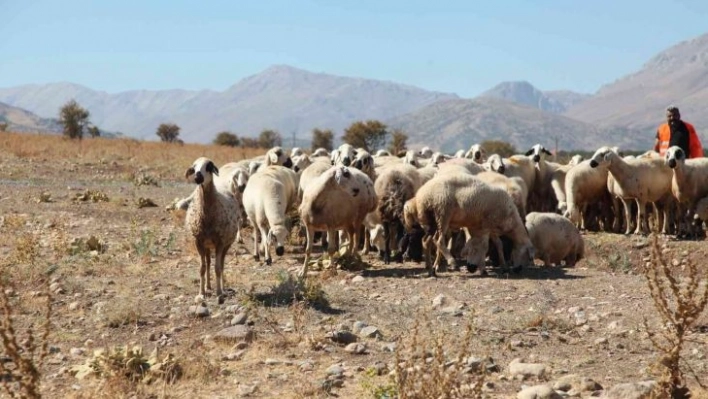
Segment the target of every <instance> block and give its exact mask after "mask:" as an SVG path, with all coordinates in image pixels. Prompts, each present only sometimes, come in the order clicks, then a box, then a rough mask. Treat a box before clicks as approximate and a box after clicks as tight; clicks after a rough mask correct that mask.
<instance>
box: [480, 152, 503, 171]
mask: <svg viewBox="0 0 708 399" xmlns="http://www.w3.org/2000/svg"><path fill="white" fill-rule="evenodd" d="M482 167H483V168H484V170H487V171H491V172H497V173H501V174H504V172H505V171H506V166H505V165H504V160H502V157H501V156H500V155H499V154H492V155H490V156H489V158H487V160H486V161H484V163H483V164H482Z"/></svg>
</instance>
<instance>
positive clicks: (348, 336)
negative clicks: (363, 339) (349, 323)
mask: <svg viewBox="0 0 708 399" xmlns="http://www.w3.org/2000/svg"><path fill="white" fill-rule="evenodd" d="M325 338H329V339H330V340H332V342H336V343H338V344H345V345H348V344H351V343H352V342H356V341H358V340H359V337H357V336H356V335H355V334H352V333H350V332H349V331H344V330H338V331H332V332H329V333H327V334H325Z"/></svg>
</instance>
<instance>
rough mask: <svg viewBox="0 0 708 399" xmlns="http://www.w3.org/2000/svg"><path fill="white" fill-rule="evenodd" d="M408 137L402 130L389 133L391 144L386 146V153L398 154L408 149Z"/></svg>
mask: <svg viewBox="0 0 708 399" xmlns="http://www.w3.org/2000/svg"><path fill="white" fill-rule="evenodd" d="M407 142H408V135H407V134H405V133H403V130H400V129H396V130H394V131H393V132H392V133H391V143H390V144H389V145H388V152H390V153H391V154H394V155H395V154H398V153H400V152H401V151H405V150H407V149H408V146H407Z"/></svg>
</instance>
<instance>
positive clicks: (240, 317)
mask: <svg viewBox="0 0 708 399" xmlns="http://www.w3.org/2000/svg"><path fill="white" fill-rule="evenodd" d="M247 321H248V314H246V313H239V314H237V315H236V316H234V317H233V318H232V319H231V325H232V326H237V325H240V324H246V322H247Z"/></svg>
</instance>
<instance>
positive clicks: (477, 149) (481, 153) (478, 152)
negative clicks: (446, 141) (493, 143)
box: [465, 144, 487, 164]
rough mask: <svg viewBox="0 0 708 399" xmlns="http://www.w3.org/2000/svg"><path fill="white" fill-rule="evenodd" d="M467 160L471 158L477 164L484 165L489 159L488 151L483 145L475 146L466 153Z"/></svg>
mask: <svg viewBox="0 0 708 399" xmlns="http://www.w3.org/2000/svg"><path fill="white" fill-rule="evenodd" d="M465 158H469V159H471V160H473V161H475V162H476V163H479V164H481V163H484V161H485V160H486V158H487V151H485V150H484V148H483V147H482V145H481V144H473V145H472V146H470V149H469V150H468V151H467V152H466V153H465Z"/></svg>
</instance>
